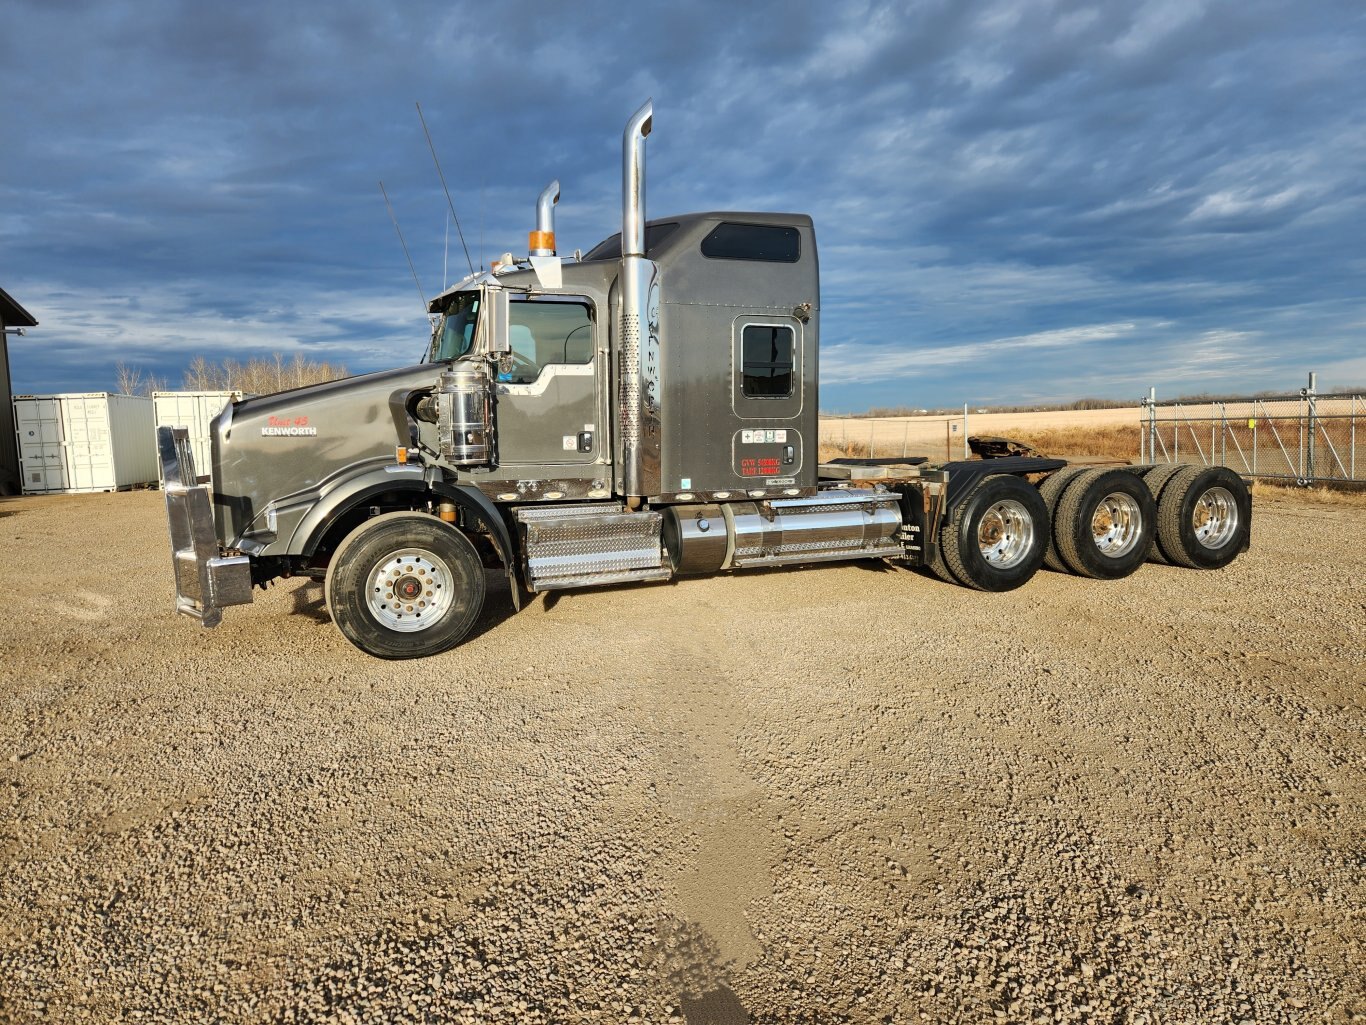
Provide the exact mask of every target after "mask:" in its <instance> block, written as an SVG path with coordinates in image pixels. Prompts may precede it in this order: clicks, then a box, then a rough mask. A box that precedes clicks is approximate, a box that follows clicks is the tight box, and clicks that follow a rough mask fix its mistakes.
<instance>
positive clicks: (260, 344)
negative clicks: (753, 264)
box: [0, 0, 1366, 410]
mask: <svg viewBox="0 0 1366 1025" xmlns="http://www.w3.org/2000/svg"><path fill="white" fill-rule="evenodd" d="M0 11H3V22H2V24H3V28H4V31H3V32H0V118H3V122H2V123H3V129H4V132H3V137H4V140H5V152H4V160H3V169H2V170H0V287H3V288H5V289H6V290H7V291H9V292H10V293H11V294H12V295H13V296H14V297H15V298H16V299H18V301H19V302H21V303H22V304H24V305H25V306H26V307H27V308H28V309H29V310H30V311H31V312H33V313H34V314H35V316H37V317H38V319H39V320H40V322H41V324H40V326H39V327H38V328H36V329H34V330H32V331H30V332H29V334H28V336H27V337H26V338H23V339H12V340H11V345H10V350H11V362H12V367H13V372H14V378H15V382H14V383H15V390H16V391H21V392H24V391H61V390H95V389H105V388H109V387H112V386H113V382H114V370H113V368H114V364H115V363H116V361H119V360H122V361H124V362H127V363H129V364H132V365H135V366H138V367H141V368H143V369H144V370H146V371H148V372H153V373H157V374H160V375H163V376H165V377H167V378H169V379H170V380H171V381H172V382H173V383H176V382H178V380H179V377H180V374H181V371H182V370H183V368H184V367H185V365H186V364H187V363H188V361H189V360H190V358H192V357H193V356H195V355H199V354H203V355H206V356H208V357H209V358H210V359H221V358H224V357H228V356H231V357H234V358H238V359H243V358H246V357H248V356H250V355H253V354H268V353H270V352H272V351H276V350H279V351H283V352H284V353H285V354H286V355H292V354H293V353H294V352H296V351H299V352H303V353H304V354H305V355H306V356H308V357H309V358H312V359H329V360H339V361H341V362H344V363H345V364H346V365H347V366H348V367H349V368H350V369H351V370H352V371H362V370H371V369H379V368H382V367H387V366H394V365H399V364H402V363H406V362H411V360H412V359H413V358H414V357H415V356H416V354H417V353H418V352H419V350H420V349H421V348H422V346H423V343H424V340H425V334H426V330H427V329H426V321H425V319H424V317H423V315H422V311H421V308H420V303H419V300H418V296H417V291H416V289H415V288H414V286H413V282H412V279H411V277H410V275H409V272H408V268H407V264H406V263H405V262H404V258H403V253H402V250H401V249H400V248H399V244H398V241H397V238H396V237H395V234H394V230H393V227H392V225H391V224H390V221H389V217H388V214H387V213H386V211H385V209H384V204H383V201H382V199H381V197H380V194H379V189H378V186H377V184H376V183H377V181H378V180H379V179H383V180H384V182H385V184H386V186H387V188H388V190H389V194H390V197H391V199H392V200H393V203H394V207H395V210H396V212H397V215H398V218H399V222H400V225H401V226H402V228H403V230H404V233H405V235H406V237H407V240H408V244H409V247H410V248H411V249H412V252H413V258H414V260H415V262H416V263H417V266H418V272H419V274H420V276H421V279H422V284H423V286H424V288H425V289H426V290H427V294H428V295H429V296H430V295H431V294H432V293H433V292H435V291H436V290H437V289H438V287H439V286H440V285H441V283H442V280H441V279H442V265H443V258H444V256H445V235H446V229H447V223H446V215H445V201H444V198H443V197H442V194H441V190H440V184H439V182H438V180H437V178H436V173H435V171H434V170H433V168H432V163H431V158H430V156H429V155H428V153H427V148H426V141H425V140H424V138H423V135H422V129H421V125H420V124H419V122H418V119H417V114H416V111H415V110H414V106H413V104H414V101H421V102H422V105H423V110H424V111H425V113H426V116H427V121H428V124H429V125H430V127H431V129H432V133H433V136H434V138H435V141H436V146H437V151H438V153H439V154H440V156H441V159H442V163H443V166H444V168H445V172H446V176H447V178H448V180H449V182H450V185H451V190H452V193H453V196H454V199H455V203H456V210H457V212H458V213H459V215H460V217H461V220H462V223H463V226H464V229H465V234H466V238H467V241H468V242H469V244H470V247H471V250H472V251H473V252H474V254H475V261H476V262H478V261H479V259H480V254H481V253H483V254H485V255H496V254H497V253H500V252H502V251H503V250H505V249H513V250H514V251H523V250H524V248H525V245H526V231H527V230H528V229H529V228H530V227H531V226H532V225H531V222H532V219H533V211H534V202H535V198H536V194H537V193H538V192H539V191H540V189H541V187H542V186H543V185H544V184H545V183H546V182H547V181H549V180H550V179H551V178H558V179H559V180H560V182H561V184H562V188H563V196H562V199H561V202H560V206H559V209H558V225H557V227H558V232H557V234H558V238H559V242H560V248H561V251H562V252H567V251H572V250H573V249H575V248H582V249H584V250H585V251H586V250H587V249H588V248H589V247H591V246H592V245H593V244H594V243H596V242H597V241H599V239H601V238H602V237H603V236H605V235H608V234H610V233H612V232H613V231H615V230H617V228H618V220H619V216H620V214H619V209H620V207H619V203H620V200H619V181H620V169H619V168H620V164H619V146H620V135H621V127H622V125H623V124H624V122H625V120H626V118H627V117H628V116H629V115H630V113H631V112H632V111H633V110H634V109H635V108H636V107H637V106H638V105H639V104H640V102H641V101H642V100H644V99H645V98H646V97H648V96H653V98H654V102H655V131H654V134H653V135H652V136H651V137H650V141H649V162H650V177H649V213H650V216H662V215H665V214H669V213H677V212H683V211H687V210H697V209H762V210H797V211H805V212H809V213H811V214H812V215H813V216H814V217H815V219H816V228H817V237H818V240H819V245H820V256H821V263H822V268H821V269H822V292H823V303H822V373H821V389H822V391H821V406H822V408H824V409H827V410H857V409H862V408H867V407H868V406H870V405H888V404H904V405H911V406H936V405H951V404H955V403H958V402H964V401H967V402H972V403H974V404H978V405H980V404H986V403H1006V402H1025V401H1040V400H1050V399H1061V400H1065V399H1074V398H1079V397H1083V396H1106V397H1118V398H1124V397H1134V396H1138V395H1140V394H1142V393H1144V392H1146V390H1147V388H1148V387H1149V386H1150V385H1151V386H1156V387H1157V388H1158V391H1159V394H1160V395H1174V394H1176V393H1178V392H1198V391H1209V390H1262V389H1273V388H1287V389H1289V388H1298V387H1299V386H1300V385H1301V384H1302V383H1303V379H1304V377H1305V375H1306V374H1307V372H1308V371H1310V370H1316V371H1318V372H1319V383H1320V387H1321V388H1323V389H1325V390H1326V389H1332V388H1335V387H1347V386H1357V385H1361V384H1363V383H1366V298H1364V297H1363V282H1366V242H1364V241H1363V240H1366V119H1363V117H1362V111H1363V110H1366V6H1363V5H1362V4H1361V3H1359V2H1357V0H1351V2H1347V0H1344V2H1333V0H1319V2H1312V3H1302V4H1290V3H1284V2H1277V3H1268V2H1261V0H1237V2H1230V3H1222V2H1202V0H1174V2H1168V0H1155V2H1123V3H1121V2H1114V3H1102V4H1083V3H1073V2H1046V0H1039V2H1035V0H1028V2H1021V0H1010V2H1002V3H987V2H972V0H944V2H932V3H922V2H912V3H894V4H878V3H829V2H826V3H810V2H801V0H791V2H785V3H759V2H756V3H745V4H737V3H733V2H728V3H720V2H712V0H695V2H689V3H668V4H643V3H642V4H635V5H623V4H613V3H597V2H592V0H583V2H576V3H573V4H564V3H545V2H525V3H519V4H515V5H513V4H503V5H499V4H489V3H478V4H464V3H454V4H452V3H439V4H438V3H431V4H427V3H409V4H402V5H399V6H395V7H394V8H392V9H386V7H385V6H384V5H380V4H375V3H373V2H357V0H329V2H328V3H326V4H322V3H311V2H300V3H287V4H284V3H259V2H254V0H244V2H237V3H233V4H220V5H209V4H198V3H189V2H181V3H176V2H170V0H138V2H137V3H127V4H121V3H119V4H116V3H80V2H69V0H42V2H33V3H30V2H26V0H3V7H0ZM481 240H482V241H481ZM449 268H450V275H451V276H452V277H454V276H458V272H460V271H461V270H463V257H462V256H461V253H460V249H459V245H458V242H457V240H456V239H455V236H454V233H453V232H452V235H451V249H450V262H449Z"/></svg>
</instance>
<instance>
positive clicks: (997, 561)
mask: <svg viewBox="0 0 1366 1025" xmlns="http://www.w3.org/2000/svg"><path fill="white" fill-rule="evenodd" d="M977 544H978V545H979V546H980V547H981V549H982V558H983V559H984V560H986V562H987V564H988V565H991V566H995V567H996V568H997V569H1010V568H1011V567H1012V566H1016V565H1018V564H1019V563H1021V562H1023V561H1024V560H1025V558H1027V557H1028V555H1029V553H1030V551H1032V550H1033V548H1034V517H1032V516H1030V515H1029V510H1028V509H1026V508H1025V507H1024V506H1023V505H1021V504H1020V503H1019V502H1017V501H1015V500H1014V499H1013V498H1007V499H1004V500H1002V501H1000V502H997V503H996V504H995V505H993V506H992V507H991V508H990V509H988V510H987V511H986V513H985V514H984V515H983V516H982V522H981V523H979V524H978V525H977Z"/></svg>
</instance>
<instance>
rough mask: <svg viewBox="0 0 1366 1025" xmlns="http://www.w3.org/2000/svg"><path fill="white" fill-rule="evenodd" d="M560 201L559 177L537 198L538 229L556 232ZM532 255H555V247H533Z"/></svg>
mask: <svg viewBox="0 0 1366 1025" xmlns="http://www.w3.org/2000/svg"><path fill="white" fill-rule="evenodd" d="M559 201H560V182H559V180H558V179H556V180H555V181H553V182H551V183H550V184H549V185H547V186H546V187H545V188H543V189H542V190H541V194H540V196H538V197H537V198H536V230H537V231H544V232H549V233H550V235H551V236H552V237H553V236H554V234H555V204H556V203H558V202H559ZM531 255H532V256H554V255H555V250H553V249H533V250H531Z"/></svg>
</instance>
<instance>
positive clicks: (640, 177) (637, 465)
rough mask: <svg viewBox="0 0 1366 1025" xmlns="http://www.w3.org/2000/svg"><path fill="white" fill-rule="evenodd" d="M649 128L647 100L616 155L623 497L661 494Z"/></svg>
mask: <svg viewBox="0 0 1366 1025" xmlns="http://www.w3.org/2000/svg"><path fill="white" fill-rule="evenodd" d="M653 126H654V102H653V101H652V100H646V101H645V103H644V105H642V106H641V108H640V109H639V110H637V111H636V112H635V113H634V114H632V115H631V119H630V120H629V121H627V122H626V131H625V132H624V134H623V136H622V154H621V331H620V342H619V344H620V353H619V357H618V358H619V360H620V365H619V367H618V378H619V380H620V415H621V432H620V436H621V458H622V463H623V464H624V465H623V484H624V488H625V491H626V494H627V495H629V496H632V497H645V496H649V495H655V494H658V493H659V492H660V489H661V485H662V480H661V477H660V450H661V440H662V439H661V427H662V421H663V417H662V411H661V408H660V379H659V374H660V352H659V346H660V338H659V302H660V287H659V267H658V266H657V265H656V264H655V263H654V262H653V261H650V260H647V259H646V258H645V138H646V136H648V135H649V134H650V131H651V129H652V128H653Z"/></svg>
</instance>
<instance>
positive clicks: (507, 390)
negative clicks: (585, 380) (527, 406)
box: [494, 363, 595, 395]
mask: <svg viewBox="0 0 1366 1025" xmlns="http://www.w3.org/2000/svg"><path fill="white" fill-rule="evenodd" d="M594 369H595V368H594V366H593V364H592V363H547V364H546V365H545V366H543V367H541V374H540V376H539V377H537V378H536V380H534V381H528V382H527V383H526V384H508V383H506V382H503V383H501V384H497V385H495V386H494V388H495V390H496V391H497V393H498V394H499V395H542V394H544V393H545V390H546V389H547V388H549V387H550V382H551V381H552V380H554V379H555V378H557V377H592V376H593V372H594Z"/></svg>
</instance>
